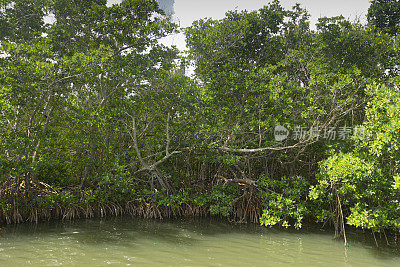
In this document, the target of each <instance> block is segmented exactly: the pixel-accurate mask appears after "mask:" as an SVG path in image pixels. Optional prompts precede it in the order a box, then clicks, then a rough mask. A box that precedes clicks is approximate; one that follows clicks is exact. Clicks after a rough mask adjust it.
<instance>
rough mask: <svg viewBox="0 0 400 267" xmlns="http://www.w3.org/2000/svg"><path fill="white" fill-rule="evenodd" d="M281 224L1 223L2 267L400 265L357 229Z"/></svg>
mask: <svg viewBox="0 0 400 267" xmlns="http://www.w3.org/2000/svg"><path fill="white" fill-rule="evenodd" d="M332 236H333V234H332V232H329V231H328V232H324V231H322V230H319V229H309V230H301V231H295V230H276V229H266V228H263V227H259V226H256V225H240V226H235V225H230V224H227V223H223V222H218V221H215V220H201V221H198V220H193V221H188V220H186V221H170V222H160V221H146V220H138V219H131V218H119V219H109V220H102V221H100V220H84V221H75V222H64V223H47V224H38V225H32V224H29V225H28V224H25V225H18V226H10V227H6V228H5V229H2V230H0V266H26V265H31V266H58V265H66V266H104V265H114V266H121V265H122V266H133V265H135V266H138V265H139V266H276V265H279V266H293V265H296V266H321V265H324V266H400V253H399V252H398V251H395V250H393V249H389V248H381V249H376V247H375V243H374V241H373V240H371V239H370V238H369V236H368V235H359V234H355V233H353V234H352V235H350V236H349V239H350V247H349V248H348V249H345V248H344V246H343V242H341V241H335V240H333V239H332Z"/></svg>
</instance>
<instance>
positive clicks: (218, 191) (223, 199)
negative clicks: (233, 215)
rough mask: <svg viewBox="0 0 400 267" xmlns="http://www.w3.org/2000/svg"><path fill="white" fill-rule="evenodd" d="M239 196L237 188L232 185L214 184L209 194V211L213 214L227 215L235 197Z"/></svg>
mask: <svg viewBox="0 0 400 267" xmlns="http://www.w3.org/2000/svg"><path fill="white" fill-rule="evenodd" d="M237 197H239V194H238V192H237V188H236V187H235V186H233V185H229V184H226V185H215V186H214V187H213V191H212V193H211V195H210V196H209V201H210V202H211V206H210V212H211V214H213V215H222V216H224V217H227V216H229V214H230V211H231V209H232V204H233V201H234V199H235V198H237Z"/></svg>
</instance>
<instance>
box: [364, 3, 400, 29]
mask: <svg viewBox="0 0 400 267" xmlns="http://www.w3.org/2000/svg"><path fill="white" fill-rule="evenodd" d="M367 17H368V21H369V23H371V24H372V25H374V26H375V27H376V28H377V29H378V30H380V31H382V32H384V33H389V34H392V35H397V34H399V33H400V1H398V0H373V1H371V6H370V7H369V9H368V15H367Z"/></svg>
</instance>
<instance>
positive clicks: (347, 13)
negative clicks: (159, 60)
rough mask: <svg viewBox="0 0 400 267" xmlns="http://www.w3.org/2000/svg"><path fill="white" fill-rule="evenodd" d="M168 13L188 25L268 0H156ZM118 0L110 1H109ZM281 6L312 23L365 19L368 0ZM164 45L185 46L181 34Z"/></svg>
mask: <svg viewBox="0 0 400 267" xmlns="http://www.w3.org/2000/svg"><path fill="white" fill-rule="evenodd" d="M157 1H158V2H159V4H160V6H161V7H162V8H163V9H165V10H166V12H167V13H168V14H173V18H174V20H175V22H176V23H178V24H179V25H180V26H181V27H188V26H190V25H191V24H192V22H193V21H195V20H198V19H202V18H206V17H207V18H213V19H222V18H223V17H224V15H225V13H226V12H227V11H229V10H235V9H236V10H239V11H240V10H248V11H252V10H257V9H260V8H261V7H263V6H264V5H266V4H268V2H269V1H268V0H157ZM118 2H120V0H109V1H108V4H113V3H118ZM280 2H281V5H282V6H283V7H285V8H286V9H290V8H291V7H292V6H294V5H295V4H296V3H300V4H301V5H302V6H303V7H305V8H306V9H307V10H308V12H309V13H310V15H311V26H312V28H313V27H314V25H315V23H316V22H317V21H318V18H320V17H325V16H327V17H333V16H338V15H343V16H344V17H345V18H348V19H350V20H351V21H354V20H356V19H360V20H361V21H363V22H365V21H366V18H365V17H366V14H367V11H368V7H369V6H370V2H369V0H281V1H280ZM162 43H163V44H165V45H168V46H169V45H175V46H177V47H178V48H179V49H180V50H185V49H186V44H185V38H184V36H183V35H182V34H178V35H173V36H169V37H167V38H165V39H164V40H162Z"/></svg>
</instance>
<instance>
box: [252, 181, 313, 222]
mask: <svg viewBox="0 0 400 267" xmlns="http://www.w3.org/2000/svg"><path fill="white" fill-rule="evenodd" d="M257 184H258V185H259V187H260V189H261V191H260V193H259V195H260V197H261V198H262V199H263V201H264V206H265V210H264V212H263V214H262V216H261V218H260V223H261V224H262V225H265V226H270V227H271V226H274V225H280V226H283V227H290V226H291V224H292V223H293V226H294V227H295V228H297V229H298V228H301V227H302V223H303V219H304V217H305V216H307V215H308V208H307V195H308V188H309V183H308V182H307V180H306V179H304V178H303V177H300V176H297V177H282V178H281V179H271V178H270V177H268V176H266V175H263V176H261V177H260V178H259V179H258V181H257Z"/></svg>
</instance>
